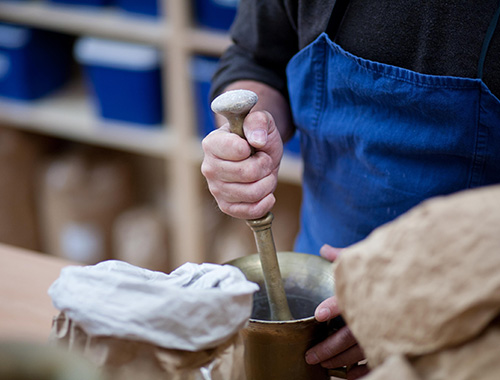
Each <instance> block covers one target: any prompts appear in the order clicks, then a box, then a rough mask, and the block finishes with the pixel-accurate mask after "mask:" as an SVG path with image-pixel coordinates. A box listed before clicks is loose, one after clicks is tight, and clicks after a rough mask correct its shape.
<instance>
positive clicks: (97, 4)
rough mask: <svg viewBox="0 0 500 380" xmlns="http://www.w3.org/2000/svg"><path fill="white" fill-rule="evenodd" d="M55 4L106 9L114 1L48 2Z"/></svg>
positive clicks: (77, 0) (65, 0)
mask: <svg viewBox="0 0 500 380" xmlns="http://www.w3.org/2000/svg"><path fill="white" fill-rule="evenodd" d="M48 1H49V2H50V3H55V4H68V5H83V6H90V7H104V6H107V5H111V4H113V0H48Z"/></svg>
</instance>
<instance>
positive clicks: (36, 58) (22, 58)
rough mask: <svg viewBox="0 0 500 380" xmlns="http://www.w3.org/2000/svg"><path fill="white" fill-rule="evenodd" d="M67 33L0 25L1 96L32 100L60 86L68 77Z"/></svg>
mask: <svg viewBox="0 0 500 380" xmlns="http://www.w3.org/2000/svg"><path fill="white" fill-rule="evenodd" d="M71 62H72V58H71V39H70V38H69V37H68V36H65V35H62V34H57V33H54V32H48V31H44V30H38V29H31V28H26V27H21V26H14V25H10V24H0V96H4V97H8V98H13V99H17V100H32V99H37V98H40V97H42V96H44V95H47V94H49V93H51V92H53V91H54V90H57V89H59V88H60V87H61V86H62V85H63V84H65V83H66V81H67V80H68V78H69V76H70V68H71Z"/></svg>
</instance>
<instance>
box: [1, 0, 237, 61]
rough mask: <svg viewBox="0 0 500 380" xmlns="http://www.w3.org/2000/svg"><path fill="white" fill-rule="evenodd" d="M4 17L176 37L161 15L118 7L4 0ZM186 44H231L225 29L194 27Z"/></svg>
mask: <svg viewBox="0 0 500 380" xmlns="http://www.w3.org/2000/svg"><path fill="white" fill-rule="evenodd" d="M0 20H1V21H6V22H12V23H17V24H23V25H30V26H34V27H39V28H43V29H48V30H53V31H56V32H62V33H68V34H73V35H77V36H79V35H89V36H95V37H102V38H111V39H119V40H125V41H130V42H137V43H145V44H150V45H156V46H157V47H160V48H165V47H167V46H168V44H169V42H170V41H171V39H172V38H173V33H172V30H171V28H170V25H169V24H168V23H167V22H166V21H163V20H162V19H161V18H156V17H152V16H141V15H131V14H128V13H126V12H123V11H121V10H119V9H117V8H114V7H106V8H98V9H97V8H92V7H82V6H80V7H78V6H76V7H75V6H71V5H64V4H48V3H47V2H44V1H29V2H18V1H12V2H9V1H8V0H4V1H0ZM175 38H185V41H183V43H185V44H186V48H188V49H191V50H192V51H193V52H197V53H200V54H208V55H215V56H218V55H220V54H222V52H223V51H224V50H225V49H226V48H227V47H228V46H229V44H230V39H229V37H228V36H227V34H226V33H224V32H218V31H213V30H208V29H199V28H196V27H193V28H190V29H188V31H187V36H175Z"/></svg>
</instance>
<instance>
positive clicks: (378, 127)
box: [287, 33, 500, 254]
mask: <svg viewBox="0 0 500 380" xmlns="http://www.w3.org/2000/svg"><path fill="white" fill-rule="evenodd" d="M483 50H485V49H483ZM486 50H487V49H486ZM483 61H484V59H483ZM481 71H482V63H481ZM478 72H479V70H478ZM287 75H288V78H289V79H288V88H289V93H290V103H291V108H292V113H293V118H294V122H295V124H296V126H297V128H298V130H299V131H300V137H301V151H302V156H303V161H304V175H303V201H302V209H301V229H300V233H299V236H298V238H297V241H296V247H295V250H296V251H298V252H307V253H313V254H318V253H319V249H320V247H321V246H322V245H323V244H325V243H327V244H330V245H332V246H334V247H339V248H341V247H346V246H348V245H350V244H353V243H355V242H357V241H359V240H361V239H363V238H364V237H366V236H367V235H368V234H369V233H370V232H371V231H372V230H373V229H375V228H376V227H378V226H380V225H382V224H384V223H386V222H389V221H391V220H392V219H394V218H395V217H397V216H398V215H401V214H402V213H404V212H406V211H407V210H409V209H410V208H412V207H413V206H415V205H417V204H418V203H420V202H421V201H422V200H424V199H427V198H429V197H433V196H438V195H445V194H450V193H453V192H456V191H459V190H462V189H468V188H473V187H478V186H484V185H488V184H493V183H498V182H500V101H499V100H498V98H496V97H495V96H494V95H493V94H492V93H491V91H490V90H489V89H488V87H487V86H486V85H485V83H484V82H483V81H482V79H480V78H478V79H470V78H460V77H450V76H435V75H425V74H420V73H417V72H414V71H411V70H407V69H403V68H400V67H395V66H391V65H386V64H382V63H378V62H373V61H369V60H366V59H362V58H359V57H356V56H354V55H352V54H350V53H348V52H346V51H345V50H343V49H342V48H341V47H340V46H339V45H337V44H335V43H334V42H332V41H331V40H330V39H329V37H328V36H327V35H326V34H324V33H323V34H321V35H320V36H319V37H318V38H317V39H316V40H315V41H314V42H313V43H312V44H310V45H309V46H307V47H306V48H304V49H303V50H301V51H300V52H299V53H298V54H297V55H295V56H294V57H293V58H292V60H291V61H290V62H289V64H288V67H287ZM499 201H500V200H499Z"/></svg>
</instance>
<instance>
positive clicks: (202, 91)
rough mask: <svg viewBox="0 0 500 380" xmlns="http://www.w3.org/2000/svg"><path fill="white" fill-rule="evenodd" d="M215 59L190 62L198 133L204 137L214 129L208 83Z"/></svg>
mask: <svg viewBox="0 0 500 380" xmlns="http://www.w3.org/2000/svg"><path fill="white" fill-rule="evenodd" d="M218 61H219V60H218V59H217V58H213V57H206V56H196V57H194V58H193V59H192V61H191V77H192V79H193V85H194V96H195V103H196V116H197V124H198V133H199V135H200V136H201V137H205V136H206V135H208V134H209V133H210V132H212V131H213V130H214V129H215V119H214V114H213V112H212V110H211V108H210V94H209V93H210V81H211V79H212V76H213V75H214V73H215V70H216V68H217V63H218Z"/></svg>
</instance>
